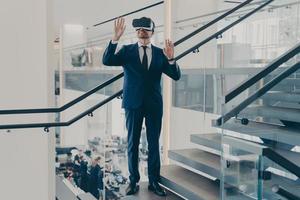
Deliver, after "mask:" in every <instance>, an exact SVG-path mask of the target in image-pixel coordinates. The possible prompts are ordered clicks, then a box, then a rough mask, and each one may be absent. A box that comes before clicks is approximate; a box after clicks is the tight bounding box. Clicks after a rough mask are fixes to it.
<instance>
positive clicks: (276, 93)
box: [160, 70, 300, 200]
mask: <svg viewBox="0 0 300 200" xmlns="http://www.w3.org/2000/svg"><path fill="white" fill-rule="evenodd" d="M298 71H299V70H298ZM298 71H297V70H296V72H293V73H292V75H291V76H288V77H287V78H285V79H283V80H282V81H281V80H279V81H278V83H276V85H275V86H274V87H272V88H271V89H269V90H268V91H267V92H265V93H264V94H263V95H260V96H258V97H259V98H257V99H256V100H255V101H253V102H252V103H251V104H249V105H247V106H246V107H245V108H244V109H242V110H241V111H240V112H239V113H238V114H237V115H236V117H235V118H232V117H231V118H230V119H229V120H228V121H225V123H223V124H221V125H220V124H217V123H214V122H213V123H212V124H213V126H214V127H215V128H216V130H217V131H216V132H215V133H207V134H192V135H191V136H190V141H191V143H194V144H197V147H198V148H190V149H176V150H169V152H168V157H169V158H170V159H171V160H172V163H175V164H172V165H167V166H163V167H162V169H161V181H160V184H161V185H162V186H164V187H165V188H166V189H168V190H170V191H173V192H174V193H176V194H178V195H179V196H181V197H184V198H186V199H192V200H217V199H222V198H223V199H230V200H232V199H270V200H282V199H284V200H286V199H288V200H298V199H299V198H300V149H299V146H300V105H299V103H300V93H299V89H300V76H299V74H298V73H297V72H298ZM275 72H276V71H275ZM280 73H281V72H280ZM272 78H273V77H272ZM265 82H268V80H267V78H265ZM259 92H260V91H258V92H257V93H258V94H260V93H259ZM297 146H298V147H297ZM278 188H280V189H278Z"/></svg>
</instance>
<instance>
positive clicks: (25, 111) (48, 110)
mask: <svg viewBox="0 0 300 200" xmlns="http://www.w3.org/2000/svg"><path fill="white" fill-rule="evenodd" d="M123 76H124V73H123V72H122V73H121V74H119V75H117V76H115V77H113V78H111V79H109V80H108V81H106V82H104V83H102V84H101V85H99V86H97V87H95V88H93V89H91V90H90V91H88V92H86V93H84V94H83V95H81V96H79V97H78V98H76V99H74V100H72V101H70V102H69V103H67V104H65V105H63V106H62V107H60V108H38V109H18V110H0V115H11V114H32V113H60V112H62V111H64V110H66V109H68V108H70V107H71V106H73V105H75V104H77V103H79V102H80V101H82V100H84V99H86V98H87V97H89V96H90V95H92V94H94V93H95V92H97V91H99V90H101V89H102V88H104V87H106V86H108V85H110V84H111V83H113V82H115V81H117V80H119V79H121V78H122V77H123Z"/></svg>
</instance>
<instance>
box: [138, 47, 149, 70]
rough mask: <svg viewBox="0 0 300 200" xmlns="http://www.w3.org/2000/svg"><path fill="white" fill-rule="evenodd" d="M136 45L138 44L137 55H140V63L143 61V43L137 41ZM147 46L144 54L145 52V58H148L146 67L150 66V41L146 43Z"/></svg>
mask: <svg viewBox="0 0 300 200" xmlns="http://www.w3.org/2000/svg"><path fill="white" fill-rule="evenodd" d="M138 46H139V56H140V60H141V63H142V62H143V56H144V49H143V47H142V46H143V44H142V43H140V42H138ZM146 46H147V48H146V54H147V59H148V69H149V67H150V64H151V60H152V48H151V46H152V45H151V43H149V44H147V45H146Z"/></svg>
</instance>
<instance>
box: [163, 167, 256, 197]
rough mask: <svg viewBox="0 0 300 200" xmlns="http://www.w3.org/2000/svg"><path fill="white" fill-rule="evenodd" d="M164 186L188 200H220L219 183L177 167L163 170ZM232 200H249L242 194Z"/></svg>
mask: <svg viewBox="0 0 300 200" xmlns="http://www.w3.org/2000/svg"><path fill="white" fill-rule="evenodd" d="M160 184H162V185H163V186H164V187H166V188H167V189H169V190H171V191H174V192H175V193H177V194H179V195H181V196H182V197H184V198H186V199H193V200H219V199H220V196H219V193H220V188H219V187H220V186H219V182H218V181H212V180H210V179H208V178H205V177H203V176H201V175H199V174H196V173H194V172H191V171H189V170H187V169H185V168H182V167H179V166H176V165H165V166H162V168H161V180H160ZM230 199H231V200H244V199H245V200H248V199H250V198H248V197H245V196H243V195H241V194H234V196H232V197H230Z"/></svg>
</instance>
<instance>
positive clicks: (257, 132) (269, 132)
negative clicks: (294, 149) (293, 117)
mask: <svg viewBox="0 0 300 200" xmlns="http://www.w3.org/2000/svg"><path fill="white" fill-rule="evenodd" d="M299 119H300V118H299ZM219 128H220V127H219ZM223 128H224V129H225V130H229V131H234V132H237V133H241V134H246V135H249V136H256V137H259V138H262V139H267V140H271V141H275V142H281V143H285V144H289V145H291V146H299V145H300V133H299V130H298V129H296V128H289V127H285V126H279V125H273V124H266V123H260V122H251V121H250V122H249V123H248V125H243V124H241V122H240V121H239V120H235V119H231V120H229V121H228V122H226V123H225V124H224V125H223ZM278 147H279V146H278Z"/></svg>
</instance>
